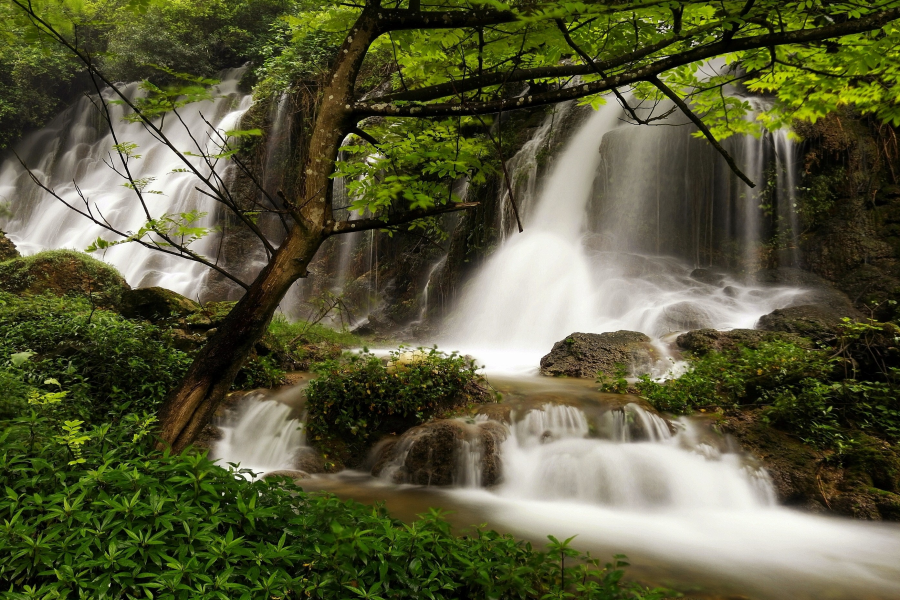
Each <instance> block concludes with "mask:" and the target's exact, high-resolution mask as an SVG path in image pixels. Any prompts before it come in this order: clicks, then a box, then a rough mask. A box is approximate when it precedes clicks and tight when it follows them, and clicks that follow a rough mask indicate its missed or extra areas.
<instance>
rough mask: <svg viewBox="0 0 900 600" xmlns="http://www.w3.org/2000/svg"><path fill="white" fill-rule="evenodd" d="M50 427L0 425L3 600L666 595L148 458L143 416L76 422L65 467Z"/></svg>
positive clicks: (554, 547)
mask: <svg viewBox="0 0 900 600" xmlns="http://www.w3.org/2000/svg"><path fill="white" fill-rule="evenodd" d="M59 425H60V422H59V421H57V420H55V419H53V418H52V417H49V416H47V414H46V413H45V412H44V407H43V406H37V407H36V408H35V409H34V410H33V411H32V413H31V414H30V415H29V416H26V417H22V418H20V419H18V420H17V421H16V422H15V423H12V424H10V425H9V426H7V427H6V428H5V429H3V430H2V431H0V488H2V489H3V494H2V496H0V547H2V548H3V549H4V560H3V561H2V562H0V580H2V581H3V582H4V584H3V586H4V590H3V592H4V595H5V596H7V597H9V598H63V597H93V598H160V599H182V598H183V599H188V598H189V599H191V600H194V599H214V598H215V599H226V598H241V599H251V598H259V599H262V598H321V599H331V598H356V597H359V598H369V599H372V600H388V599H398V600H399V599H403V598H410V599H413V598H415V599H419V598H431V599H434V600H439V599H450V598H471V599H485V600H486V599H488V598H509V599H517V598H521V599H524V598H584V599H590V600H615V599H620V598H621V599H624V598H634V599H641V598H644V599H658V598H662V597H663V594H662V593H661V592H657V591H652V592H651V591H646V590H643V589H642V588H640V587H639V586H637V585H635V584H627V583H624V582H622V580H621V578H622V574H623V568H624V567H625V565H626V563H624V562H623V561H622V560H621V557H616V559H615V561H614V562H613V563H611V564H608V565H606V566H600V565H599V563H598V561H596V560H595V559H592V558H591V557H589V556H581V555H580V554H579V553H578V552H575V551H574V550H572V548H570V547H569V542H570V541H571V540H566V541H565V542H562V543H560V542H558V541H557V540H555V539H551V546H550V551H549V553H547V554H544V553H541V552H538V551H536V550H535V549H534V548H532V547H531V545H530V544H526V543H522V542H517V541H516V540H514V539H513V538H512V537H511V536H509V535H501V534H498V533H495V532H492V531H483V530H475V531H472V532H470V533H469V534H468V535H466V536H464V537H458V536H456V535H454V534H453V533H452V532H451V530H450V526H449V524H448V523H447V522H446V521H445V520H444V519H443V518H442V516H441V515H440V513H439V512H437V511H431V512H429V513H428V514H426V515H423V516H422V517H421V518H419V519H418V520H416V521H413V522H412V523H410V524H404V523H402V522H399V521H396V520H394V519H392V518H390V517H389V516H388V515H387V514H386V513H385V512H384V509H383V508H381V507H368V506H363V505H360V504H357V503H354V502H352V501H348V502H342V501H340V500H338V499H337V498H334V497H333V496H329V495H310V494H307V493H305V492H303V490H301V489H300V488H299V487H297V486H296V484H294V483H293V482H292V481H290V480H288V479H285V478H278V477H276V478H269V479H261V480H248V478H247V475H248V474H249V473H248V472H247V471H233V470H227V469H224V468H222V467H221V466H218V465H216V464H214V463H212V462H210V461H209V460H208V459H207V458H206V456H205V455H202V454H201V455H194V454H190V453H183V454H180V455H171V454H168V453H159V452H155V451H153V450H150V447H151V446H152V439H151V438H150V436H148V435H147V431H148V428H149V427H150V426H152V417H146V416H143V417H139V416H135V415H131V416H129V417H128V418H126V419H124V420H123V421H122V422H121V423H120V425H118V426H116V427H109V426H100V427H93V428H89V429H82V428H80V426H79V431H78V432H77V433H73V435H77V437H78V439H80V440H82V442H81V443H80V445H79V448H80V450H79V452H80V458H78V459H75V460H72V458H71V457H72V453H71V451H70V445H71V442H72V441H73V440H72V439H69V440H68V441H67V442H66V443H61V437H60V436H61V434H62V433H64V430H63V429H61V428H60V427H59ZM63 425H65V424H63ZM68 427H69V428H70V429H73V428H76V426H74V425H71V424H70V425H68ZM85 437H86V438H87V440H84V438H85ZM567 561H568V565H567V564H566V563H567Z"/></svg>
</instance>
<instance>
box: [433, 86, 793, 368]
mask: <svg viewBox="0 0 900 600" xmlns="http://www.w3.org/2000/svg"><path fill="white" fill-rule="evenodd" d="M621 115H622V113H621V109H620V108H619V107H618V105H616V104H615V103H612V102H611V103H608V104H606V105H605V106H603V107H601V108H600V109H599V110H598V111H596V112H594V113H593V114H592V115H590V116H589V117H588V118H587V119H586V121H585V122H584V124H583V125H582V126H581V127H580V129H579V130H578V131H577V132H576V134H575V135H574V136H573V137H572V138H571V139H570V140H569V141H568V143H567V145H566V146H565V148H564V150H563V152H562V153H561V155H560V156H558V157H557V158H556V160H555V162H554V166H553V168H552V170H551V172H550V174H549V176H548V177H547V178H546V181H545V182H544V184H543V186H542V187H541V188H540V192H539V194H538V195H537V196H536V197H534V198H532V199H523V198H519V201H520V203H521V204H523V205H525V206H529V205H533V206H532V207H531V209H530V211H529V214H528V216H527V218H526V219H525V233H524V234H514V235H512V236H511V237H510V238H508V239H507V240H506V241H505V242H504V244H503V245H502V247H501V248H500V249H499V250H498V251H496V252H495V253H494V254H493V255H492V256H491V257H490V258H489V259H488V261H487V263H486V264H485V265H484V266H483V267H482V268H481V270H480V271H479V272H478V273H477V274H476V275H475V277H474V279H473V280H472V281H471V282H470V283H469V284H468V285H467V287H466V289H465V292H464V294H463V297H462V300H461V302H460V303H459V306H458V308H457V310H456V312H455V315H454V316H453V317H451V320H450V325H449V327H448V328H447V329H448V331H449V332H450V333H448V334H447V335H446V338H445V339H444V340H442V342H443V345H445V346H448V347H452V348H458V349H463V350H465V351H467V352H469V353H471V354H473V355H475V356H476V357H478V358H479V359H480V360H482V361H483V362H484V363H485V364H486V365H487V366H488V368H489V369H493V370H497V369H499V370H529V369H530V370H534V369H536V367H537V364H538V360H539V358H540V356H542V355H543V354H545V353H546V352H548V351H549V349H550V347H551V346H552V345H553V343H554V342H556V341H558V340H559V339H562V338H563V337H565V336H566V335H568V334H570V333H572V332H574V331H583V332H593V333H601V332H605V331H616V330H620V329H626V330H632V331H640V332H643V333H646V334H647V335H649V336H651V337H652V338H654V339H657V340H659V339H661V338H663V337H665V336H667V335H669V334H672V333H677V332H681V331H685V330H688V329H697V328H701V327H712V328H717V329H731V328H752V327H753V326H754V325H755V323H756V321H757V319H758V318H759V317H760V316H762V315H763V314H766V313H768V312H771V311H772V310H774V309H776V308H781V307H784V306H787V305H789V304H791V303H793V302H795V301H796V300H797V298H798V297H799V296H800V295H802V294H803V293H804V291H803V290H799V289H796V288H788V287H766V288H762V287H759V286H754V285H751V284H748V283H747V282H746V281H745V280H744V279H740V278H738V277H737V276H733V275H727V274H725V273H724V272H723V273H716V274H714V276H713V277H712V279H714V281H711V280H710V278H709V277H707V278H698V277H697V276H696V274H695V273H694V272H693V270H694V268H695V267H698V266H704V267H705V266H708V265H709V262H708V261H706V262H704V261H705V260H706V258H709V255H710V250H709V249H710V248H712V246H710V244H711V243H712V240H713V238H721V237H728V236H732V234H734V233H737V237H738V238H741V237H742V236H743V238H747V240H746V241H745V242H742V243H741V244H740V245H741V246H742V247H743V248H744V249H746V248H755V246H756V244H757V243H758V240H759V232H758V229H759V227H758V222H759V221H758V218H757V213H758V212H759V207H758V200H757V199H756V196H754V195H752V194H748V193H746V190H747V189H749V188H747V186H746V185H744V184H743V183H741V184H740V185H741V186H742V187H743V188H745V189H744V191H742V192H741V194H737V196H736V195H735V194H733V193H732V194H729V193H724V195H725V199H726V200H728V202H725V201H722V202H724V204H725V208H723V210H722V211H720V212H722V213H723V214H718V213H714V208H715V206H717V202H718V200H717V197H718V196H719V195H722V194H720V192H722V190H721V189H720V188H721V187H722V184H717V181H720V182H725V183H727V184H728V186H726V188H730V187H731V186H734V185H735V184H734V183H733V181H732V179H733V178H731V177H730V176H729V178H728V179H722V178H721V177H720V178H719V179H718V180H717V179H716V177H715V175H716V172H717V171H716V170H722V165H720V164H719V163H718V162H717V161H716V160H715V158H716V157H717V155H714V151H713V150H712V149H711V148H708V147H707V146H706V145H704V143H703V142H702V141H699V140H694V139H692V138H690V137H689V136H687V133H688V132H687V131H686V130H684V129H681V128H674V130H675V131H676V133H672V130H673V128H658V129H656V130H652V129H646V128H645V129H641V128H635V127H631V126H627V125H622V124H621V121H620V117H621ZM659 129H663V130H664V131H663V132H659ZM545 136H546V132H545V131H544V128H543V127H542V128H541V129H539V130H538V132H537V134H536V136H535V139H536V140H542V139H543V138H545ZM766 139H768V138H766ZM775 139H776V140H784V143H783V146H784V147H783V148H782V149H781V153H780V154H781V155H782V156H783V157H784V158H782V159H780V166H781V167H782V169H781V170H782V171H789V172H791V173H792V170H791V169H792V168H793V162H792V161H793V159H792V158H791V157H792V156H793V155H792V154H791V151H790V150H789V149H788V147H789V142H788V141H787V137H786V135H784V136H783V135H776V136H775ZM763 143H764V142H762V141H760V140H757V139H756V138H752V137H749V138H748V139H747V140H745V142H744V149H745V152H744V156H742V157H741V159H742V160H743V161H744V162H745V163H746V162H747V160H750V163H751V164H750V165H749V167H750V168H748V171H749V172H750V174H751V176H752V177H753V176H755V177H756V178H757V181H759V182H760V185H762V174H763V164H764V157H763V156H762V149H761V144H763ZM765 143H770V142H765ZM779 143H781V142H779ZM539 146H540V144H532V145H528V144H526V146H525V147H523V149H522V151H521V152H520V154H521V153H528V154H530V153H533V152H536V151H537V148H538V147H539ZM732 146H734V144H732ZM598 148H599V152H598ZM661 150H662V151H672V152H677V153H678V154H677V157H678V158H677V160H682V161H683V162H682V163H678V164H683V165H684V169H685V170H684V171H683V172H677V171H673V170H672V169H668V168H665V169H664V168H663V167H662V165H661V163H660V159H659V156H660V153H661ZM710 153H713V155H712V156H711V155H710ZM665 156H666V157H667V160H668V156H669V155H668V154H666V155H665ZM532 158H533V157H532ZM532 158H522V157H519V156H518V155H517V156H516V157H514V159H513V160H512V161H511V163H512V164H516V165H525V166H526V167H525V168H526V169H529V170H532V171H533V169H534V167H533V166H531V165H533V163H534V161H533V160H532ZM711 159H712V160H711ZM673 160H675V159H673ZM754 161H755V162H754ZM723 164H724V163H723ZM653 167H656V169H657V173H656V174H655V175H651V176H649V177H648V176H647V171H648V169H649V170H650V173H651V174H652V173H654V171H653V170H652V169H653ZM725 168H727V167H725ZM518 177H519V174H518V173H514V174H513V178H514V179H518ZM791 177H793V176H792V175H791V176H790V177H784V178H782V179H783V180H784V183H783V187H784V188H785V189H786V188H787V186H789V185H792V184H793V179H791ZM780 181H781V180H780ZM535 189H537V188H535ZM725 192H727V189H726V190H725ZM785 193H786V192H785ZM676 198H680V199H682V200H679V201H678V202H675V199H676ZM791 204H792V202H791ZM726 209H727V210H726ZM738 209H739V210H738ZM751 209H752V210H751ZM673 211H681V213H680V214H679V213H677V212H676V213H673ZM685 211H686V212H685ZM741 211H743V212H744V213H745V214H743V216H741V215H740V213H741ZM751 213H752V214H751ZM728 214H732V215H735V214H736V215H738V218H736V219H731V217H729V216H728ZM723 219H724V221H725V223H724V224H723V225H722V226H721V227H720V226H718V225H716V224H717V223H719V222H720V221H721V220H723ZM794 220H795V218H794ZM787 222H788V223H790V222H792V221H791V220H790V218H789V219H788V221H787ZM666 223H670V224H671V225H666ZM679 223H683V229H682V230H679V229H678V227H679ZM648 225H649V226H648ZM736 227H737V228H738V229H739V230H740V231H738V232H734V231H733V230H734V229H735V228H736ZM720 230H723V231H721V232H719V231H720ZM792 231H793V230H792ZM732 237H733V236H732ZM676 238H678V239H681V240H687V241H689V242H690V243H689V244H686V245H685V244H684V243H683V242H681V246H679V245H678V244H675V242H673V241H672V240H674V239H676ZM750 238H752V243H751V242H750V241H749V240H750ZM701 242H702V244H701ZM679 247H681V248H682V250H680V251H679ZM657 250H659V253H657ZM754 251H755V250H754ZM747 252H749V250H747ZM704 257H706V258H704ZM688 261H690V262H688ZM698 262H699V263H700V264H698ZM691 263H693V264H691ZM661 349H662V350H663V351H664V352H665V348H663V347H661ZM655 374H657V375H659V374H661V373H655Z"/></svg>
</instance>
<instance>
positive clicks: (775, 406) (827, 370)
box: [637, 325, 900, 451]
mask: <svg viewBox="0 0 900 600" xmlns="http://www.w3.org/2000/svg"><path fill="white" fill-rule="evenodd" d="M849 327H851V330H850V331H851V333H853V331H854V329H853V328H856V330H855V331H856V334H857V335H858V334H859V329H858V327H859V326H858V325H853V326H849ZM863 327H865V326H863ZM849 360H850V359H849V358H846V357H842V356H839V355H835V354H834V352H833V351H832V350H830V349H827V348H822V349H810V348H805V347H802V346H800V345H797V344H794V343H790V342H784V341H771V342H762V343H761V344H759V346H758V347H756V348H752V349H751V348H738V349H737V350H735V351H725V352H709V353H708V354H706V355H704V356H702V357H699V358H694V359H693V360H691V366H690V370H688V371H687V372H686V373H684V374H683V375H681V376H680V377H678V378H677V379H672V380H669V381H666V382H663V383H660V382H656V381H653V380H652V379H650V377H649V376H647V375H645V376H643V377H641V378H640V379H639V381H638V383H637V388H638V390H639V392H640V393H641V395H643V396H644V397H645V398H646V399H647V400H648V401H649V402H650V403H651V404H652V405H653V406H654V407H656V408H657V409H658V410H660V411H664V412H670V413H673V414H690V413H692V412H694V411H704V412H706V411H712V410H716V409H720V408H722V409H729V408H735V407H739V406H748V405H749V406H762V407H765V410H764V416H765V418H766V419H767V420H768V421H769V422H771V423H773V424H777V425H778V426H780V427H783V428H785V429H787V430H788V431H792V432H794V433H796V434H797V435H798V436H799V437H800V438H801V439H803V441H805V442H807V443H810V444H813V445H816V446H819V447H824V448H833V449H836V450H838V451H840V450H842V449H843V448H844V447H845V446H846V445H847V444H850V443H852V440H853V438H854V436H855V433H854V432H856V431H860V430H862V431H868V432H871V433H875V434H877V435H881V436H885V437H886V438H888V439H893V440H900V400H898V389H897V382H898V381H900V379H898V376H900V370H898V369H896V368H888V369H887V370H886V372H885V373H884V377H882V378H879V379H878V380H875V381H871V380H856V379H852V378H847V377H846V376H845V372H844V370H843V369H842V368H841V367H842V366H843V365H844V364H845V363H846V362H848V361H849Z"/></svg>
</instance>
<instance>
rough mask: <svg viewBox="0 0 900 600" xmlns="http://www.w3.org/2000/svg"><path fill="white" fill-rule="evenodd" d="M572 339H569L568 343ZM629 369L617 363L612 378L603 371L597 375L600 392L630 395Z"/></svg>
mask: <svg viewBox="0 0 900 600" xmlns="http://www.w3.org/2000/svg"><path fill="white" fill-rule="evenodd" d="M569 339H571V338H567V339H566V342H568V341H569ZM627 376H628V369H627V368H626V367H625V365H624V364H622V363H616V371H615V373H614V374H613V376H612V377H610V376H608V375H606V374H605V373H604V372H603V371H600V372H598V373H597V383H598V384H600V391H601V392H606V393H609V394H627V393H628V379H627Z"/></svg>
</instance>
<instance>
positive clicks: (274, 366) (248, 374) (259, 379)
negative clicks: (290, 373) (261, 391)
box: [232, 356, 287, 390]
mask: <svg viewBox="0 0 900 600" xmlns="http://www.w3.org/2000/svg"><path fill="white" fill-rule="evenodd" d="M285 383H287V380H286V379H285V372H284V369H282V368H281V366H280V365H279V364H278V363H277V362H276V360H275V359H274V358H273V357H271V356H254V357H253V358H252V359H251V360H248V361H247V362H246V363H244V366H243V367H241V370H240V371H238V374H237V377H235V379H234V384H233V385H232V388H233V389H237V390H252V389H256V388H274V387H277V386H279V385H284V384H285Z"/></svg>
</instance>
